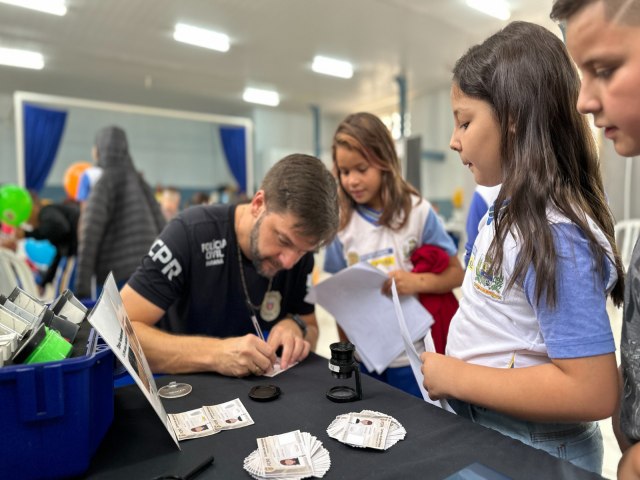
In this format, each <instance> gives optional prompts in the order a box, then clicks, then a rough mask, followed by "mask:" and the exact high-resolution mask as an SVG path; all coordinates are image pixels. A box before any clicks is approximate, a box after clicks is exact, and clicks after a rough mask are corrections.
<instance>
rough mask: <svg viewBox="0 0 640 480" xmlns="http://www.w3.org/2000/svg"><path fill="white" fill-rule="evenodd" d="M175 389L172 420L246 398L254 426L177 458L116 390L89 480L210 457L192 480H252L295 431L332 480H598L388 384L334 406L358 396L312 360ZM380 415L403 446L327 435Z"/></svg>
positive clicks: (208, 377) (202, 441) (135, 399)
mask: <svg viewBox="0 0 640 480" xmlns="http://www.w3.org/2000/svg"><path fill="white" fill-rule="evenodd" d="M172 380H176V381H180V382H186V383H189V384H191V385H192V386H193V391H192V392H191V393H190V394H189V395H187V396H186V397H182V398H178V399H163V404H164V406H165V409H166V410H167V412H168V413H179V412H184V411H187V410H191V409H194V408H199V407H202V406H204V405H215V404H218V403H222V402H225V401H228V400H232V399H234V398H236V397H237V398H240V400H241V401H242V403H243V404H244V405H245V407H246V408H247V410H248V411H249V414H250V415H251V417H252V418H253V420H254V422H255V424H254V425H251V426H248V427H243V428H239V429H236V430H225V431H222V432H220V433H218V434H215V435H210V436H208V437H203V438H199V439H194V440H186V441H183V442H180V446H181V447H182V451H178V449H177V448H176V447H175V445H174V443H173V441H172V440H171V438H170V436H169V434H168V432H167V431H166V430H165V428H164V426H163V425H162V424H161V422H160V421H159V419H158V417H157V415H156V414H155V412H154V411H153V410H152V408H151V406H150V405H149V403H148V402H147V401H146V399H145V398H144V396H143V395H142V393H141V392H140V390H139V389H138V387H137V386H135V385H132V386H128V387H122V388H118V389H117V390H116V396H115V419H114V422H113V425H112V426H111V428H110V430H109V432H108V433H107V435H106V437H105V439H104V441H103V442H102V444H101V446H100V448H99V450H98V452H97V453H96V455H95V456H94V458H93V460H92V462H91V465H90V468H89V471H88V472H87V474H86V476H87V478H96V479H98V478H100V479H102V478H113V479H118V480H120V479H128V478H131V479H153V478H154V477H156V476H159V475H163V474H173V475H185V474H186V473H187V472H189V471H190V470H191V469H192V468H193V467H194V466H195V465H197V464H199V463H200V462H202V461H203V460H205V459H206V458H207V457H208V456H211V455H213V456H214V457H215V462H214V463H213V465H212V466H211V467H209V468H208V469H207V470H205V471H204V472H203V473H201V474H200V475H198V476H197V477H196V480H205V479H208V478H211V479H235V478H239V479H245V478H246V479H249V478H251V477H250V476H249V474H248V473H247V472H246V471H245V470H244V469H243V468H242V464H243V460H244V458H245V457H246V456H247V455H249V453H251V452H252V451H253V450H255V449H256V448H257V444H256V438H258V437H265V436H269V435H276V434H280V433H285V432H289V431H291V430H296V429H298V430H300V431H303V432H309V433H311V434H312V435H315V436H316V437H318V439H319V440H320V441H321V442H322V443H323V445H324V446H325V448H326V449H327V450H328V451H329V454H330V456H331V468H330V469H329V471H328V472H327V474H326V475H325V477H324V478H326V479H328V480H331V479H359V478H366V479H394V480H397V479H402V480H406V479H410V478H420V479H443V478H446V477H447V476H449V475H451V474H452V473H454V472H456V471H458V470H460V469H462V468H464V467H465V466H467V465H469V464H472V463H474V462H480V463H482V464H484V465H486V466H488V467H490V468H492V469H494V470H496V471H498V472H500V473H502V474H504V475H507V476H508V477H511V478H513V479H514V480H515V479H532V480H533V479H535V480H540V479H544V480H555V479H587V478H592V479H593V478H601V477H599V476H597V475H595V474H592V473H590V472H587V471H585V470H582V469H580V468H578V467H575V466H573V465H572V464H570V463H568V462H565V461H562V460H559V459H556V458H554V457H552V456H551V455H548V454H547V453H545V452H542V451H540V450H536V449H534V448H531V447H528V446H526V445H524V444H522V443H520V442H518V441H516V440H512V439H510V438H508V437H505V436H503V435H501V434H499V433H497V432H494V431H492V430H489V429H486V428H484V427H482V426H480V425H476V424H473V423H472V422H470V421H468V420H466V419H463V418H460V417H457V416H456V415H453V414H451V413H448V412H445V411H443V410H441V409H439V408H436V407H433V406H431V405H429V404H427V403H425V402H424V401H422V400H420V399H418V398H415V397H412V396H410V395H408V394H405V393H404V392H401V391H400V390H397V389H395V388H392V387H390V386H388V385H386V384H384V383H382V382H378V381H377V380H374V379H371V378H370V377H367V376H366V375H363V376H362V386H363V391H364V399H363V400H361V401H357V402H352V403H342V404H340V403H333V402H331V401H329V400H328V399H327V398H326V397H325V393H326V391H327V390H328V389H329V388H331V387H333V386H336V385H350V386H353V385H354V383H355V381H354V378H353V377H352V378H350V379H347V380H336V379H334V378H333V377H332V376H331V373H330V372H329V370H328V368H327V360H326V359H324V358H322V357H319V356H317V355H314V354H312V355H310V357H309V358H307V359H306V360H305V361H304V362H302V363H301V364H299V365H297V366H296V367H294V368H293V369H291V370H289V371H287V372H285V373H282V374H280V375H278V376H276V377H274V378H271V379H269V378H266V377H261V378H256V377H247V378H242V379H238V378H228V377H223V376H220V375H216V374H195V375H175V376H171V375H168V376H165V377H161V378H159V379H157V384H158V388H159V387H161V386H163V385H166V384H168V383H169V382H170V381H172ZM267 383H271V384H274V385H278V386H279V387H280V388H281V389H282V392H283V393H282V395H281V396H280V398H279V399H277V400H275V401H273V402H268V403H259V402H255V401H253V400H251V399H250V398H249V397H248V392H249V390H250V389H251V387H253V386H255V385H259V384H267ZM363 409H370V410H376V411H379V412H383V413H385V414H388V415H391V416H392V417H395V418H396V419H397V420H398V421H399V422H400V423H401V424H402V425H403V426H404V427H405V429H406V430H407V435H406V437H405V439H404V440H402V441H400V442H398V443H397V444H396V445H394V446H393V447H391V448H390V449H389V450H386V451H376V450H369V449H359V448H352V447H349V446H346V445H344V444H342V443H340V442H338V441H336V440H334V439H332V438H330V437H329V436H328V434H327V432H326V429H327V426H329V424H330V423H331V422H332V421H333V419H334V418H335V417H336V416H337V415H340V414H343V413H348V412H356V411H357V412H359V411H360V410H363Z"/></svg>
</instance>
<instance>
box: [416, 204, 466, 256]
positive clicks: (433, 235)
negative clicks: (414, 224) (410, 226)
mask: <svg viewBox="0 0 640 480" xmlns="http://www.w3.org/2000/svg"><path fill="white" fill-rule="evenodd" d="M422 245H435V246H436V247H440V248H442V249H443V250H444V251H446V252H447V253H448V254H449V255H455V254H457V253H458V249H457V248H456V244H455V243H453V239H452V238H451V237H450V236H449V234H448V233H447V231H446V230H445V229H444V225H443V224H442V221H441V220H440V219H439V218H438V216H437V215H436V212H434V211H433V209H430V210H429V215H428V216H427V221H426V222H425V223H424V229H423V230H422Z"/></svg>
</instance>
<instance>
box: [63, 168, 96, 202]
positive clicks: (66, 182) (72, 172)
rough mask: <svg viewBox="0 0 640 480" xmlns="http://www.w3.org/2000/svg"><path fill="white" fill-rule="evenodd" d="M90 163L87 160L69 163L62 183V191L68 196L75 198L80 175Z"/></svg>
mask: <svg viewBox="0 0 640 480" xmlns="http://www.w3.org/2000/svg"><path fill="white" fill-rule="evenodd" d="M90 166H91V164H90V163H89V162H76V163H72V164H71V165H69V168H67V170H66V172H64V178H63V179H62V184H63V186H64V191H65V192H67V196H68V197H69V198H73V199H75V198H76V194H77V193H78V184H79V183H80V177H81V176H82V174H83V172H84V171H85V170H86V169H87V168H89V167H90Z"/></svg>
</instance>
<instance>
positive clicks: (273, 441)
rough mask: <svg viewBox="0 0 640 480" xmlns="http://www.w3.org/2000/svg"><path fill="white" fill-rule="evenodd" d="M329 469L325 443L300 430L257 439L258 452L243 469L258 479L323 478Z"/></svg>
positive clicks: (329, 464) (247, 459)
mask: <svg viewBox="0 0 640 480" xmlns="http://www.w3.org/2000/svg"><path fill="white" fill-rule="evenodd" d="M330 466H331V459H330V458H329V452H328V451H327V449H326V448H324V447H323V446H322V442H321V441H320V440H318V439H317V438H316V437H314V436H313V435H311V434H310V433H307V432H301V431H300V430H295V431H293V432H288V433H283V434H281V435H273V436H271V437H263V438H258V449H257V450H254V451H253V452H251V454H250V455H249V456H248V457H247V458H245V459H244V469H245V470H246V471H247V472H249V474H250V475H251V476H252V477H254V478H257V479H259V480H262V479H267V478H268V479H275V480H277V479H293V480H298V479H302V478H307V477H318V478H320V477H323V476H324V474H325V473H327V471H328V470H329V467H330Z"/></svg>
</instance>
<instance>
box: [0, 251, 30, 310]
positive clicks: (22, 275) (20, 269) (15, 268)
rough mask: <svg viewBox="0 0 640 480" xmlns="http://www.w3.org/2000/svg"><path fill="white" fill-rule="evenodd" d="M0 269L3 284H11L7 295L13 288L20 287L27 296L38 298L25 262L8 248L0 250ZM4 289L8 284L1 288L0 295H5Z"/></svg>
mask: <svg viewBox="0 0 640 480" xmlns="http://www.w3.org/2000/svg"><path fill="white" fill-rule="evenodd" d="M0 269H2V275H1V277H3V278H4V280H3V283H4V282H7V281H8V282H9V283H12V284H13V286H12V287H11V290H9V292H8V293H11V291H13V289H14V288H15V287H20V288H22V290H24V291H25V292H26V293H28V294H29V295H32V296H34V297H36V298H38V297H39V293H38V286H37V285H36V281H35V278H34V277H33V273H32V272H31V269H29V266H28V265H27V262H25V261H24V260H23V259H21V258H20V257H18V256H17V255H16V254H15V253H14V252H13V251H11V250H9V249H8V248H0ZM5 288H8V284H7V285H6V286H5V285H4V284H3V286H2V289H3V290H2V293H4V294H5V295H7V293H6V292H5V291H4V289H5Z"/></svg>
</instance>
